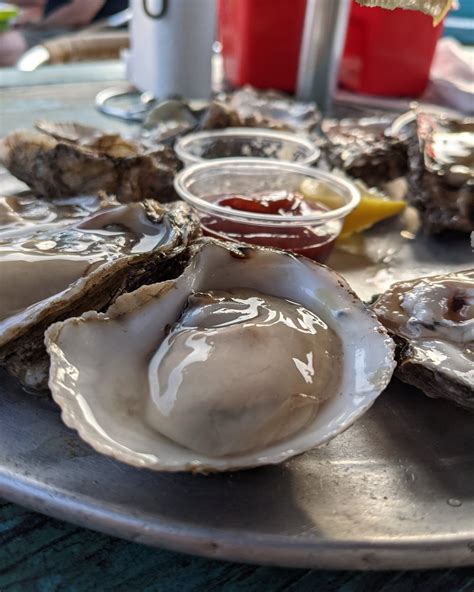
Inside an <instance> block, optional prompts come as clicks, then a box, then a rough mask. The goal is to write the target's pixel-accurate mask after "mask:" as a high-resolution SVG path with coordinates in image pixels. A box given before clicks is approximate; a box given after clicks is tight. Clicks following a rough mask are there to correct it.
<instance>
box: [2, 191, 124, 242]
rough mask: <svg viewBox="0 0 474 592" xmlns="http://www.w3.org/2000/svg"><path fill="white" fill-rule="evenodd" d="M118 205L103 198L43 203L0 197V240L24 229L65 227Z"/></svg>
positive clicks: (46, 201)
mask: <svg viewBox="0 0 474 592" xmlns="http://www.w3.org/2000/svg"><path fill="white" fill-rule="evenodd" d="M113 205H118V203H117V202H116V201H115V200H114V199H113V198H111V197H109V196H107V195H106V194H102V193H101V194H100V195H99V196H97V197H95V196H80V197H72V198H67V199H53V200H43V199H37V198H35V197H31V196H29V195H26V196H18V195H11V196H7V197H0V236H1V235H2V233H6V232H10V231H12V230H15V229H20V228H24V227H25V226H37V225H39V224H41V225H42V226H44V225H45V224H48V226H49V227H53V226H68V225H69V224H73V223H74V222H76V221H78V220H80V219H82V218H85V217H87V216H90V215H91V214H92V213H94V212H96V211H97V210H99V209H102V208H105V207H110V206H113Z"/></svg>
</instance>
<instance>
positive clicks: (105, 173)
mask: <svg viewBox="0 0 474 592" xmlns="http://www.w3.org/2000/svg"><path fill="white" fill-rule="evenodd" d="M40 125H41V129H43V130H47V131H48V134H43V133H37V132H31V131H27V130H20V131H16V132H12V133H11V134H9V135H8V136H6V137H5V138H4V139H3V140H2V141H0V161H1V162H2V163H3V164H4V166H5V167H6V168H7V169H8V170H9V171H10V173H12V175H14V176H15V177H17V178H18V179H20V180H21V181H23V182H25V183H26V184H27V185H28V186H29V187H30V188H31V190H32V191H33V193H34V194H35V195H37V196H40V197H46V198H50V197H55V198H59V197H69V196H76V195H84V194H94V193H97V192H98V191H105V192H106V193H109V194H114V195H116V197H117V199H118V200H119V201H120V202H130V201H141V200H143V199H147V198H151V199H157V200H159V201H163V202H166V201H171V200H173V199H176V194H175V192H174V189H173V177H174V174H175V173H176V171H177V170H178V169H179V168H180V166H181V163H180V162H179V160H178V159H177V158H176V157H175V156H174V153H173V151H172V150H171V148H169V147H165V146H154V147H153V148H151V149H150V148H146V147H145V146H144V145H143V144H142V143H139V142H134V141H131V140H126V139H124V138H122V137H121V136H120V135H118V134H103V133H100V132H99V131H97V132H96V133H92V132H90V128H86V130H87V133H86V132H83V133H82V135H81V132H80V131H77V130H76V132H74V131H72V129H76V128H77V127H79V128H80V129H82V126H78V124H52V123H47V122H42V123H41V124H40ZM92 129H94V128H92Z"/></svg>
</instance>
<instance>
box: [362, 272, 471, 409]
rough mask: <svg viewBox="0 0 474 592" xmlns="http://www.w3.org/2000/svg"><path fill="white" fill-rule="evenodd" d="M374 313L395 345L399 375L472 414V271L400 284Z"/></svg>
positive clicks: (380, 301)
mask: <svg viewBox="0 0 474 592" xmlns="http://www.w3.org/2000/svg"><path fill="white" fill-rule="evenodd" d="M373 309H374V311H375V313H376V314H377V316H378V318H379V320H380V321H381V322H382V323H383V324H384V325H385V326H386V327H387V329H388V330H389V331H390V332H391V333H392V334H393V336H394V337H395V339H396V341H397V344H398V351H397V357H398V368H397V370H396V375H397V376H398V377H399V378H400V379H401V380H403V381H405V382H408V383H409V384H413V385H415V386H416V387H418V388H420V389H421V390H422V391H423V392H424V393H426V394H427V395H428V396H430V397H441V398H445V399H449V400H451V401H453V402H455V403H457V404H458V405H461V406H462V407H465V408H466V409H473V410H474V270H468V271H463V272H460V273H452V274H448V275H445V276H434V277H426V278H421V279H418V280H413V281H409V282H401V283H397V284H395V285H393V286H392V287H391V288H390V290H388V291H387V292H385V294H383V295H382V296H380V298H379V299H378V300H377V301H376V302H375V304H374V305H373Z"/></svg>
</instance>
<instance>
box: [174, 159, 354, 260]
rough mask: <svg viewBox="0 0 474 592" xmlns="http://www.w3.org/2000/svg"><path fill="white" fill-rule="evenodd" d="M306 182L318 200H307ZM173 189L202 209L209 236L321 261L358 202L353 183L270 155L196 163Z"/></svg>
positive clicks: (176, 181)
mask: <svg viewBox="0 0 474 592" xmlns="http://www.w3.org/2000/svg"><path fill="white" fill-rule="evenodd" d="M308 183H310V184H312V190H311V192H310V193H311V194H312V195H314V194H315V193H316V194H317V195H318V198H317V200H314V199H311V200H309V199H306V198H304V193H307V192H304V190H303V188H304V186H305V184H308ZM175 188H176V191H177V192H178V194H179V195H180V196H181V197H182V198H183V199H184V200H185V201H187V202H188V203H189V204H191V205H192V206H193V207H194V208H195V210H197V212H198V213H199V215H200V218H201V226H202V229H203V232H204V234H205V235H207V236H211V237H214V238H218V239H221V240H226V241H232V242H236V243H248V244H252V245H258V246H263V247H273V248H278V249H284V250H289V251H292V252H294V253H296V254H298V255H304V256H306V257H309V258H310V259H313V260H315V261H319V262H324V261H325V260H326V259H327V257H328V256H329V254H330V252H331V250H332V247H333V245H334V242H335V240H336V238H337V237H338V236H339V234H340V232H341V229H342V226H343V223H344V219H345V217H346V216H347V215H348V214H349V213H350V212H351V211H352V210H353V209H354V208H355V207H357V205H358V204H359V202H360V192H359V190H358V189H357V187H356V186H355V185H354V184H353V183H351V182H350V181H347V180H345V179H342V178H339V177H337V176H336V175H333V174H331V173H327V172H324V171H320V170H317V169H314V168H311V167H308V166H303V165H299V164H295V163H285V162H280V161H274V160H266V159H250V158H232V159H231V158H224V159H217V160H212V161H208V162H204V163H200V164H195V165H192V166H190V167H188V168H186V169H184V170H183V171H181V172H180V173H178V175H177V176H176V178H175ZM315 188H316V189H317V191H316V192H315ZM280 206H281V207H280ZM268 212H270V213H268Z"/></svg>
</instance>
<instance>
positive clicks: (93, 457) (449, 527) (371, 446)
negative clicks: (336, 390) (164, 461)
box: [0, 219, 474, 569]
mask: <svg viewBox="0 0 474 592" xmlns="http://www.w3.org/2000/svg"><path fill="white" fill-rule="evenodd" d="M406 227H407V221H406V220H403V219H402V221H401V222H400V223H399V224H398V226H397V227H394V225H393V223H390V222H388V223H385V224H383V225H379V227H378V228H377V230H376V231H374V232H372V233H371V234H370V235H369V236H367V238H366V239H365V240H364V241H363V244H361V243H360V242H355V243H350V244H348V245H345V246H344V248H343V249H338V250H337V251H336V252H335V253H334V255H333V256H332V258H331V260H330V264H331V265H333V266H334V267H335V268H337V269H338V270H340V271H341V272H342V273H343V274H344V275H345V277H346V278H347V279H348V280H349V282H350V283H351V284H352V286H353V287H354V288H355V290H356V291H358V292H359V294H360V295H361V296H362V297H363V298H365V299H368V298H370V297H371V296H372V295H373V294H375V293H377V292H380V291H381V290H383V289H384V288H385V287H386V286H388V285H389V284H390V283H391V282H393V281H394V280H396V279H402V278H403V279H405V278H409V277H419V276H421V275H426V274H430V273H431V274H434V273H438V272H443V271H452V270H458V269H464V268H467V267H469V266H472V262H473V261H472V260H473V255H472V251H471V248H470V245H469V241H468V239H467V238H465V239H464V240H458V241H455V242H454V241H451V242H436V241H433V240H428V239H426V238H423V237H418V238H413V235H411V234H409V231H407V230H406ZM404 228H405V230H403V229H404ZM400 232H402V233H403V235H404V236H402V235H401V234H400ZM407 233H408V234H407ZM473 424H474V418H473V416H472V415H471V414H469V413H467V412H465V411H462V410H460V409H458V408H456V407H454V406H452V405H450V404H448V403H446V402H444V401H437V400H431V399H428V398H427V397H425V396H424V395H423V394H422V393H420V392H419V391H417V390H416V389H413V388H410V387H408V386H406V385H404V384H402V383H400V382H398V381H396V380H394V381H393V382H392V383H391V384H390V386H389V388H388V389H387V390H386V392H385V393H383V395H382V396H381V397H380V398H379V399H378V401H377V402H376V404H375V405H374V407H373V408H372V409H371V410H370V411H369V412H368V413H367V414H366V415H365V416H364V417H363V418H362V419H361V420H360V421H358V422H357V423H356V424H355V425H354V426H353V427H352V428H350V429H349V430H347V431H346V432H345V433H344V434H342V435H340V436H339V437H337V438H336V439H335V440H333V441H332V442H330V443H329V444H328V445H326V446H324V447H322V448H319V449H316V450H313V451H310V452H308V453H306V454H303V455H302V456H300V457H298V458H295V459H293V460H291V461H289V462H287V463H285V464H283V465H281V466H275V467H267V468H260V469H254V470H249V471H242V472H239V473H229V474H221V475H209V476H202V475H201V476H200V475H197V476H193V475H187V474H159V473H153V472H151V471H147V470H140V469H134V468H131V467H128V466H126V465H122V464H120V463H118V462H116V461H113V460H111V459H109V458H106V457H103V456H100V455H99V454H97V453H95V452H94V451H93V450H92V449H91V448H90V447H89V446H88V445H86V444H85V443H83V442H82V441H81V440H80V439H79V437H78V436H77V435H76V433H75V432H73V431H71V430H69V429H67V428H66V427H65V426H64V425H63V424H62V422H61V419H60V415H59V411H58V409H57V407H56V406H55V404H54V403H53V402H52V401H51V400H50V399H49V397H48V395H47V394H43V395H32V394H29V393H25V392H23V391H22V389H21V388H20V387H19V385H18V384H17V382H16V381H15V380H13V379H11V378H9V377H7V376H6V375H5V374H0V434H1V438H0V496H3V497H5V498H6V499H9V500H11V501H15V502H18V503H20V504H23V505H25V506H27V507H30V508H32V509H35V510H38V511H40V512H43V513H45V514H50V515H52V516H55V517H58V518H62V519H65V520H68V521H71V522H74V523H76V524H79V525H82V526H86V527H89V528H93V529H96V530H101V531H104V532H107V533H109V534H112V535H117V536H121V537H124V538H127V539H130V540H133V541H137V542H141V543H147V544H151V545H157V546H162V547H167V548H169V549H174V550H179V551H185V552H190V553H195V554H199V555H205V556H209V557H218V558H223V559H231V560H235V561H249V562H257V563H268V564H275V565H285V566H299V567H324V568H338V569H339V568H342V569H381V568H398V569H401V568H403V569H405V568H427V567H441V566H445V567H448V566H460V565H471V564H474V430H473Z"/></svg>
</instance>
